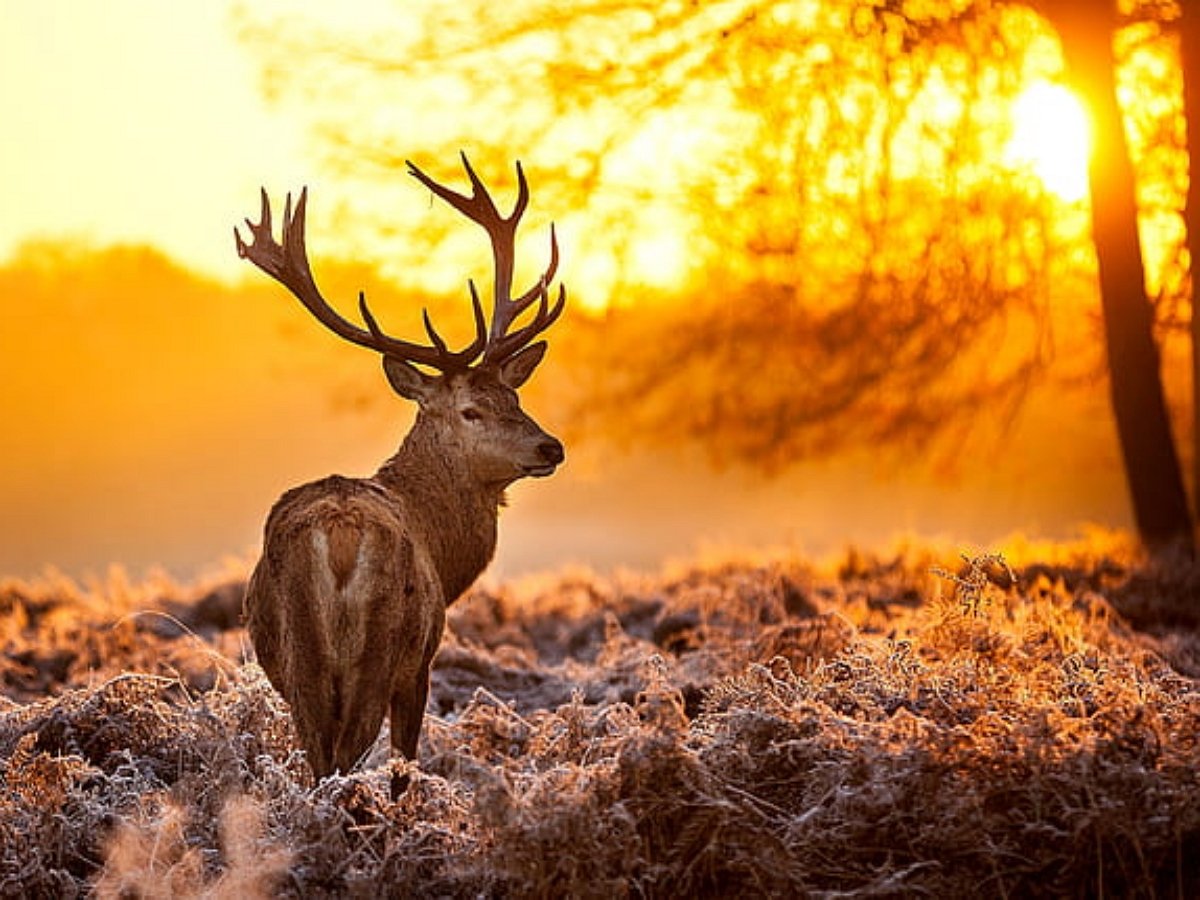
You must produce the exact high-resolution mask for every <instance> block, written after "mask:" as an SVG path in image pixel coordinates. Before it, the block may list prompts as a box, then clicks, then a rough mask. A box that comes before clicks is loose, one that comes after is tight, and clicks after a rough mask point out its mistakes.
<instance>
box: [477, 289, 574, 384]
mask: <svg viewBox="0 0 1200 900" xmlns="http://www.w3.org/2000/svg"><path fill="white" fill-rule="evenodd" d="M540 297H541V302H540V303H539V304H538V311H537V313H535V314H534V317H533V320H532V321H530V322H529V324H528V325H525V326H524V327H522V328H519V329H517V330H516V331H514V332H513V333H512V334H506V335H505V336H504V337H502V338H501V339H500V340H498V341H496V342H494V343H489V344H488V348H487V351H486V352H485V353H484V355H483V362H484V364H487V363H494V364H499V363H502V362H504V360H506V359H508V358H509V357H510V356H513V355H514V354H516V353H517V351H519V350H521V349H522V348H524V347H525V346H526V345H527V344H529V342H530V341H532V340H533V339H534V338H535V337H537V336H538V335H539V334H541V333H542V332H543V331H545V330H546V329H547V328H549V327H550V326H551V325H553V324H554V323H555V321H557V319H558V317H559V316H560V315H562V311H563V309H564V308H565V306H566V303H567V289H566V287H565V286H564V285H561V284H560V285H559V286H558V299H557V300H556V301H555V302H554V306H550V305H549V291H548V289H547V287H545V286H543V287H542V289H541V292H540Z"/></svg>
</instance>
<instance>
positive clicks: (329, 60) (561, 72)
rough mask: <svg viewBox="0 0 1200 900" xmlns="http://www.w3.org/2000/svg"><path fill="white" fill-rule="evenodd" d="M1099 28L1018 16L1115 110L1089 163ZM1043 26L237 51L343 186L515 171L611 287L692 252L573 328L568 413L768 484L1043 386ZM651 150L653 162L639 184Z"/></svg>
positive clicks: (963, 4) (760, 4)
mask: <svg viewBox="0 0 1200 900" xmlns="http://www.w3.org/2000/svg"><path fill="white" fill-rule="evenodd" d="M1067 7H1078V8H1081V9H1082V8H1085V7H1086V9H1087V10H1088V12H1086V13H1081V14H1080V15H1079V16H1078V18H1080V19H1082V20H1083V21H1084V25H1087V26H1088V28H1089V29H1090V30H1086V29H1083V26H1082V25H1081V26H1076V25H1075V24H1074V22H1073V20H1072V21H1071V22H1065V21H1064V18H1063V17H1064V16H1065V15H1066V13H1065V10H1066V8H1067ZM1097 8H1098V7H1097V5H1096V4H1086V5H1084V4H1070V3H1067V2H1061V3H1056V2H1049V3H1046V4H1038V10H1039V12H1040V13H1041V14H1043V15H1045V16H1046V17H1047V18H1048V19H1049V20H1050V21H1051V22H1054V23H1055V24H1056V25H1057V26H1058V28H1059V30H1060V32H1061V34H1062V35H1063V39H1064V40H1063V45H1064V49H1065V54H1066V57H1067V61H1068V64H1069V66H1070V69H1071V71H1072V73H1073V75H1074V76H1075V77H1076V78H1077V79H1079V80H1080V82H1081V83H1082V82H1084V81H1087V82H1094V83H1097V84H1099V85H1100V87H1101V89H1100V90H1099V91H1098V92H1097V91H1090V90H1089V96H1095V95H1097V94H1100V95H1103V96H1105V97H1107V98H1108V99H1107V101H1106V102H1107V103H1108V107H1107V108H1106V109H1101V110H1100V111H1099V115H1100V116H1102V117H1103V116H1106V115H1107V116H1109V118H1108V119H1103V118H1102V119H1101V121H1100V131H1099V135H1100V142H1101V143H1103V142H1105V141H1106V140H1107V139H1108V138H1109V137H1112V136H1113V135H1114V134H1115V135H1116V136H1117V138H1118V139H1119V138H1120V130H1121V119H1120V116H1119V112H1118V109H1117V106H1116V99H1115V98H1116V95H1115V93H1114V90H1113V73H1114V61H1113V55H1112V49H1111V37H1112V28H1113V24H1114V23H1113V21H1112V16H1111V15H1110V14H1109V13H1107V12H1104V13H1103V14H1102V15H1099V18H1098V14H1097V13H1096V10H1097ZM1105 9H1106V7H1105ZM417 19H420V21H416V20H417ZM1101 19H1102V20H1103V22H1102V25H1097V22H1099V21H1100V20H1101ZM1039 23H1040V20H1039V19H1038V18H1037V16H1035V15H1034V14H1033V12H1031V11H1030V7H1029V6H1028V5H1026V6H1022V5H1021V4H1016V3H1002V2H992V0H957V2H955V0H947V2H945V3H943V4H931V3H909V2H904V0H896V2H888V3H878V2H866V0H860V2H837V3H835V2H827V3H807V4H797V3H790V2H787V3H785V2H779V0H741V2H733V3H722V4H703V3H685V2H678V3H673V2H666V3H662V2H658V0H585V2H581V3H572V4H569V5H562V4H556V3H532V4H494V3H483V2H471V3H465V4H463V3H456V4H454V5H450V4H428V5H425V6H423V7H422V8H421V12H417V11H414V10H409V11H408V12H407V16H406V20H405V21H404V23H403V26H402V27H401V28H398V29H397V30H396V31H394V32H389V33H387V34H386V35H385V34H380V33H378V32H373V33H372V34H371V35H370V36H369V37H367V38H359V39H355V38H353V37H352V36H346V35H343V36H329V35H319V34H315V33H314V32H313V31H312V30H311V29H305V28H303V27H300V28H299V29H292V30H290V31H289V29H288V28H287V27H286V23H270V25H269V27H260V30H259V32H258V33H259V35H260V37H262V38H264V39H263V40H261V41H260V42H259V43H258V44H257V46H258V47H259V48H260V50H261V51H262V52H263V54H264V58H265V61H266V68H267V70H268V71H269V72H270V73H272V74H273V75H274V76H276V77H277V78H281V79H282V81H277V82H275V84H276V87H278V86H279V84H283V85H289V84H290V85H291V87H292V88H293V89H295V90H305V91H307V92H308V94H307V95H306V99H308V100H309V101H310V102H311V103H312V106H313V108H314V109H317V110H319V113H318V121H319V124H320V127H321V133H322V134H323V135H324V136H325V137H326V138H327V140H326V141H325V142H324V146H325V147H326V148H327V149H328V151H329V153H330V155H331V157H332V159H333V160H334V162H335V163H338V164H340V165H341V166H342V167H343V171H345V172H346V173H347V174H348V176H349V177H355V178H364V179H366V180H368V181H370V182H371V183H372V184H380V183H381V182H382V179H381V178H380V176H381V175H383V174H384V173H387V175H388V177H395V176H394V175H393V174H392V173H394V172H397V171H399V168H400V167H399V163H400V161H401V160H402V159H403V158H404V157H405V156H409V155H414V154H417V153H420V155H421V156H422V157H424V156H426V155H429V156H430V157H431V158H432V157H434V156H437V157H440V158H444V159H446V160H447V165H450V164H452V163H450V162H449V161H450V160H452V159H453V153H452V151H454V150H456V149H458V148H459V147H466V148H467V149H468V150H469V151H470V152H471V153H472V154H473V156H474V157H476V158H478V159H481V160H482V161H483V162H482V164H483V165H485V166H487V167H488V168H489V170H493V171H503V170H505V169H506V168H507V167H508V165H509V164H510V160H511V158H512V157H513V156H521V157H523V158H525V159H526V160H527V162H528V163H529V164H530V168H531V169H532V170H533V171H535V172H536V173H537V177H538V178H539V181H542V180H544V181H545V187H544V188H543V187H542V186H541V185H539V190H540V191H541V196H543V197H546V198H547V200H546V203H547V205H548V206H549V207H550V208H553V207H554V206H556V205H558V206H560V208H563V209H568V210H573V211H576V210H577V211H579V213H580V215H583V214H586V215H587V216H588V222H589V224H590V225H591V233H590V234H584V235H581V236H580V242H581V243H583V242H588V243H590V244H591V245H592V246H593V248H594V247H595V246H596V245H603V247H604V249H605V250H606V252H609V253H611V254H612V255H613V257H614V258H615V259H616V260H617V261H618V262H620V261H622V260H627V259H628V258H629V256H630V255H631V254H633V253H634V252H635V250H636V247H637V245H638V243H639V241H646V240H650V239H652V238H653V237H654V231H655V228H670V229H673V230H676V231H679V232H681V233H683V234H685V235H686V239H687V242H688V249H689V252H690V253H691V254H692V256H693V258H694V259H695V260H698V262H696V264H695V265H694V266H693V273H694V274H695V273H702V277H701V278H697V279H696V280H694V282H693V283H692V284H691V285H690V288H689V290H688V292H687V295H686V298H684V299H681V300H680V299H676V300H674V301H672V300H671V299H670V298H662V297H659V298H657V306H658V310H657V312H656V313H655V314H654V315H646V314H644V311H643V310H641V309H639V308H638V304H637V302H636V296H637V294H638V293H639V292H640V291H641V290H642V289H641V288H639V287H638V286H637V285H636V284H635V283H633V279H632V278H629V279H627V280H626V281H625V282H624V283H622V282H621V281H618V282H617V284H616V285H615V293H616V296H617V300H618V303H617V306H616V308H615V310H614V311H611V312H610V313H609V315H608V316H607V317H606V318H605V319H603V320H601V321H598V322H595V323H593V324H592V326H591V327H593V328H594V329H596V330H597V331H598V332H601V333H602V334H603V335H604V336H605V337H606V338H607V343H608V345H609V346H611V347H612V348H614V349H613V351H612V352H611V353H605V352H603V351H602V350H601V351H597V352H596V353H595V356H594V358H593V363H594V365H593V368H592V371H593V372H594V373H596V379H597V382H596V389H595V390H594V391H592V392H590V393H589V395H588V397H587V398H586V399H587V402H586V404H585V406H586V408H587V409H588V410H589V412H590V414H592V415H598V416H599V418H600V419H601V420H602V421H603V423H604V428H605V430H612V429H613V428H616V429H622V428H623V429H625V430H626V431H628V432H629V433H631V434H636V435H639V436H645V435H650V436H655V437H658V438H665V439H667V440H675V439H677V438H678V437H679V436H681V435H690V436H694V437H699V438H701V439H704V440H705V441H706V442H707V443H708V445H709V446H711V447H712V448H714V450H715V452H717V453H718V454H719V455H723V456H726V457H735V458H739V459H746V460H750V461H752V462H756V463H758V464H761V465H764V466H767V467H771V466H778V465H783V464H786V463H787V462H788V461H790V460H792V459H795V458H797V457H798V456H801V455H804V454H812V453H817V452H823V451H827V450H829V449H832V448H833V447H836V446H839V445H843V444H847V443H854V442H862V441H869V442H874V443H876V444H878V443H880V442H883V441H895V440H901V439H904V440H908V441H909V442H910V443H912V444H916V445H920V446H924V445H925V444H926V443H927V442H928V440H929V438H930V437H931V436H932V435H934V434H936V433H938V432H940V431H944V430H945V429H946V428H947V426H951V425H955V424H961V423H963V422H965V421H971V417H970V416H969V415H968V414H967V413H969V411H971V410H973V409H977V408H979V407H981V406H986V407H987V408H988V412H989V415H991V416H995V409H996V406H997V405H998V404H999V405H1003V406H1005V407H1006V408H1008V409H1012V408H1014V407H1015V404H1016V403H1018V402H1019V401H1020V399H1021V398H1022V397H1023V396H1024V392H1025V389H1026V387H1027V386H1028V385H1029V384H1030V382H1031V381H1032V380H1033V379H1034V378H1036V377H1037V376H1038V375H1039V373H1040V372H1041V371H1042V369H1043V368H1044V365H1045V363H1046V361H1047V358H1048V355H1049V352H1050V331H1049V328H1050V325H1049V323H1050V319H1051V317H1050V314H1049V310H1048V305H1047V300H1048V298H1049V296H1050V293H1051V291H1050V284H1051V283H1056V282H1057V280H1058V279H1057V275H1059V274H1061V272H1056V270H1055V268H1054V266H1055V250H1056V249H1057V246H1056V240H1058V239H1057V237H1056V234H1055V231H1054V229H1053V227H1051V224H1050V220H1051V219H1052V218H1053V215H1054V210H1053V209H1052V208H1050V207H1049V206H1048V203H1049V202H1050V201H1049V200H1048V199H1047V198H1046V197H1045V196H1044V195H1039V194H1037V193H1036V192H1030V191H1024V190H1020V189H1017V188H1016V187H1015V186H1014V181H1015V176H1014V175H1013V173H1012V172H1011V171H1007V170H1003V168H1002V164H1001V163H1000V161H999V160H998V158H997V157H998V155H999V154H998V152H997V151H998V148H999V147H1000V146H1001V145H1002V143H1003V140H1004V137H1005V134H1004V128H1005V126H1004V116H1003V112H1002V110H1003V108H1004V107H1005V105H1006V103H1008V102H1009V101H1011V99H1012V98H1013V96H1015V94H1016V92H1017V91H1019V90H1020V89H1021V88H1022V87H1023V86H1024V83H1025V73H1023V71H1022V68H1023V64H1024V61H1025V56H1024V54H1025V53H1026V52H1027V49H1028V47H1029V46H1030V44H1031V41H1032V39H1033V38H1034V37H1035V36H1038V35H1039V34H1041V33H1042V32H1039V30H1038V29H1039V28H1041V29H1043V31H1044V26H1043V25H1041V24H1039ZM1092 26H1095V27H1092ZM1101 27H1102V28H1104V29H1107V30H1106V31H1104V34H1103V35H1099V32H1098V31H1097V29H1098V28H1101ZM248 33H250V34H251V36H252V39H253V33H254V29H249V31H248ZM268 34H269V36H270V40H266V39H265V38H266V36H267V35H268ZM1101 50H1103V52H1101ZM296 58H303V59H305V61H306V64H305V67H304V72H303V74H304V78H303V79H295V80H293V81H291V82H289V81H288V80H287V78H288V75H289V72H290V71H292V70H290V69H289V61H290V60H294V59H296ZM349 96H354V97H356V98H357V100H358V102H357V103H346V102H345V100H346V98H347V97H349ZM372 102H375V103H379V104H383V105H384V107H385V108H386V109H387V110H388V112H387V114H384V113H382V112H381V113H380V115H379V116H377V117H376V121H377V122H378V127H372V125H371V124H370V123H367V124H364V122H363V121H362V115H361V109H362V106H361V104H363V103H372ZM454 103H458V104H461V105H462V111H461V114H460V115H459V116H457V117H454V116H446V115H445V110H446V107H447V105H448V104H454ZM1114 116H1115V117H1114ZM680 132H683V133H688V134H692V135H694V136H695V140H694V144H693V146H692V147H690V148H688V147H685V148H684V149H683V150H682V151H681V150H680V149H679V147H677V146H675V144H674V143H673V139H674V140H677V138H678V134H679V133H680ZM1106 146H1109V145H1106ZM1111 147H1112V148H1113V150H1114V153H1113V154H1109V155H1108V156H1113V157H1114V158H1115V159H1117V160H1118V162H1117V168H1116V169H1114V170H1113V171H1114V172H1115V173H1116V174H1117V176H1118V180H1113V179H1111V178H1110V176H1109V174H1107V172H1099V171H1094V172H1093V177H1092V184H1093V188H1094V190H1095V192H1096V203H1095V204H1094V207H1093V208H1094V222H1095V226H1096V227H1095V232H1096V246H1097V255H1098V257H1099V261H1100V262H1099V269H1100V286H1101V293H1102V295H1103V304H1104V306H1103V308H1104V312H1105V318H1104V325H1105V335H1106V346H1107V349H1108V353H1109V364H1110V368H1111V375H1112V379H1111V382H1112V388H1113V405H1114V412H1115V413H1116V418H1117V423H1118V428H1119V431H1120V434H1121V444H1122V450H1123V452H1124V453H1125V462H1126V470H1127V473H1128V476H1129V483H1130V488H1131V494H1132V497H1133V505H1134V509H1135V513H1136V518H1137V522H1138V526H1139V529H1140V530H1141V532H1142V534H1143V537H1145V538H1146V539H1147V541H1148V542H1149V543H1152V544H1157V543H1161V542H1163V541H1165V540H1167V539H1170V538H1173V537H1178V536H1181V535H1183V534H1190V519H1189V517H1188V514H1187V505H1186V498H1184V501H1183V504H1182V506H1180V502H1179V500H1180V498H1181V497H1183V494H1182V481H1181V479H1180V477H1179V466H1178V463H1177V461H1176V460H1175V456H1174V447H1173V444H1172V443H1171V440H1170V430H1169V423H1168V422H1167V416H1166V408H1165V404H1164V403H1163V400H1162V386H1161V378H1160V373H1159V371H1158V357H1157V350H1156V347H1155V345H1154V339H1153V333H1152V330H1151V326H1152V324H1153V310H1152V309H1151V307H1150V304H1149V302H1148V300H1147V298H1146V293H1145V289H1144V286H1143V281H1142V265H1141V260H1140V256H1139V255H1138V253H1137V232H1136V223H1137V209H1136V205H1135V203H1134V199H1133V191H1132V173H1131V171H1130V170H1129V166H1128V154H1127V152H1126V150H1125V149H1124V146H1123V144H1112V145H1111ZM647 150H649V152H652V153H655V154H656V160H657V164H656V165H655V166H652V167H645V166H643V167H642V168H641V169H639V168H638V165H637V163H638V160H639V156H640V157H642V158H644V156H645V155H646V153H647ZM635 151H637V152H635ZM1106 158H1107V156H1106ZM1120 159H1124V170H1122V169H1121V168H1120V165H1121V164H1120V162H1119V160H1120ZM1106 164H1107V163H1106ZM555 190H557V191H558V192H559V196H558V199H557V200H556V199H552V195H553V193H554V192H555ZM573 287H574V288H575V290H576V292H577V293H584V294H586V292H587V291H588V288H589V286H588V285H587V284H583V285H574V286H573ZM630 294H633V295H634V299H631V298H630V296H629V295H630ZM639 346H640V347H646V348H652V352H645V351H642V352H631V348H636V347H639Z"/></svg>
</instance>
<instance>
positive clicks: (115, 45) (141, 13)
mask: <svg viewBox="0 0 1200 900" xmlns="http://www.w3.org/2000/svg"><path fill="white" fill-rule="evenodd" d="M231 8H232V4H231V3H230V2H223V0H212V2H202V3H158V2H154V0H112V2H104V3H92V2H88V0H50V2H46V3H11V2H6V3H5V4H4V27H3V29H0V84H3V85H4V89H3V90H2V91H0V121H3V122H4V123H5V133H6V135H7V137H6V138H5V140H4V141H2V142H0V258H3V257H5V256H8V255H10V254H11V252H12V251H13V249H14V248H15V247H16V246H17V245H18V244H19V243H20V242H21V241H23V240H25V239H27V238H28V237H30V236H59V235H63V234H69V235H72V236H75V237H82V238H86V239H88V240H90V241H93V242H95V243H109V242H112V241H134V242H148V243H153V244H155V245H156V246H159V247H162V248H163V249H164V250H166V251H167V252H168V253H170V254H171V255H173V256H174V257H176V258H178V259H181V260H186V261H187V262H188V264H189V265H191V266H193V267H196V268H198V269H202V270H204V271H206V272H211V273H214V274H217V275H220V276H223V277H233V276H236V275H238V274H241V268H240V267H239V266H238V260H237V259H236V256H235V254H234V253H233V252H232V246H233V245H232V237H231V236H230V228H231V226H232V223H233V222H234V221H236V216H235V212H236V211H238V210H241V209H243V208H244V207H246V205H247V204H248V203H250V204H253V202H254V199H255V197H256V196H257V192H258V186H259V185H260V184H262V183H263V182H264V181H266V182H267V183H269V184H279V185H287V184H298V183H302V182H303V181H304V180H305V178H309V177H311V174H312V171H311V163H310V162H308V161H307V160H306V159H305V157H304V154H303V151H302V148H303V139H302V135H301V134H300V133H299V129H298V127H297V126H295V125H293V124H291V123H289V120H288V119H287V117H286V116H284V115H282V114H279V113H273V112H272V111H270V110H268V109H267V108H266V105H265V104H264V102H263V101H262V97H261V92H260V90H259V88H258V76H257V74H256V70H255V67H254V65H253V62H252V60H251V59H250V58H249V57H248V55H247V54H246V53H245V52H244V51H243V50H242V49H241V48H240V47H238V46H237V44H236V42H235V39H234V34H233V31H232V27H231Z"/></svg>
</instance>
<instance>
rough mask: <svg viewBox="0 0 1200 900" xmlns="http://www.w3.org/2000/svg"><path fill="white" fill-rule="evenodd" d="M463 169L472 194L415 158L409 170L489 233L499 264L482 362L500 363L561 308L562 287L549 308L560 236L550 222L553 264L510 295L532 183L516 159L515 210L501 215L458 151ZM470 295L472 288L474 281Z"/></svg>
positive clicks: (540, 329) (563, 295) (549, 322)
mask: <svg viewBox="0 0 1200 900" xmlns="http://www.w3.org/2000/svg"><path fill="white" fill-rule="evenodd" d="M460 155H461V157H462V163H463V168H464V169H465V170H466V173H467V178H468V179H469V181H470V183H471V195H470V196H469V197H468V196H466V195H465V194H460V193H458V192H457V191H455V190H452V189H451V188H448V187H446V186H445V185H442V184H439V183H438V182H436V181H434V180H433V179H432V178H430V177H429V176H428V175H426V174H425V173H424V172H422V171H421V170H420V169H419V168H418V167H417V166H416V164H415V163H413V162H412V161H411V160H410V161H408V163H407V164H408V171H409V174H410V175H412V176H413V177H414V178H416V179H417V180H418V181H420V182H421V184H423V185H425V187H427V188H428V189H429V190H430V191H432V192H433V193H434V194H436V195H437V196H438V197H441V198H442V199H443V200H445V201H446V202H447V203H448V204H450V205H451V206H452V207H454V209H456V210H458V212H460V213H462V214H463V215H464V216H466V217H467V218H468V219H470V220H471V221H473V222H475V223H477V224H478V225H481V226H482V227H483V229H484V230H485V231H486V232H487V234H488V238H489V239H490V241H491V245H492V259H493V262H494V264H495V284H494V305H493V308H492V324H491V328H490V329H488V340H487V348H486V350H485V351H484V356H483V362H484V363H492V364H499V363H500V362H503V361H504V360H505V359H507V358H508V357H509V356H512V355H513V354H515V353H516V352H517V351H518V350H520V349H521V348H522V347H524V346H525V345H526V344H527V343H528V342H529V341H531V340H532V339H533V337H534V336H535V335H537V334H538V333H539V332H541V331H543V330H544V329H545V328H547V327H549V326H550V324H551V323H553V322H554V320H555V319H557V318H558V316H559V314H560V313H561V312H562V303H563V302H564V301H565V297H566V295H565V292H560V298H559V302H558V303H557V304H556V305H555V306H554V308H553V310H552V311H551V310H550V309H549V301H548V298H547V291H548V289H549V285H550V282H551V281H553V279H554V275H555V273H556V272H557V271H558V239H557V236H556V235H555V231H554V226H553V225H551V226H550V264H549V265H548V266H547V268H546V271H545V272H544V273H543V274H542V276H541V278H539V279H538V281H537V282H536V283H535V284H534V286H533V287H532V288H530V289H529V290H528V291H526V292H525V293H523V294H522V295H521V296H520V297H518V298H517V299H515V300H514V299H513V297H512V281H513V268H514V260H515V256H516V233H517V226H518V225H519V224H520V221H521V217H522V216H523V215H524V213H525V208H526V207H527V206H528V205H529V182H528V181H527V180H526V178H525V171H524V169H523V168H522V167H521V163H520V162H519V161H518V162H517V165H516V168H517V199H516V202H515V203H514V204H513V209H512V212H511V213H509V214H508V216H503V215H501V214H500V211H499V210H498V209H497V208H496V203H495V201H494V200H493V199H492V196H491V194H490V193H489V192H488V189H487V187H486V186H485V185H484V183H483V181H482V180H481V179H480V178H479V176H478V175H477V174H476V173H475V170H474V169H473V168H472V167H471V163H470V161H469V160H468V159H467V155H466V153H465V152H464V153H461V154H460ZM472 294H474V287H473V286H472ZM539 297H540V298H541V306H540V308H539V310H538V313H537V315H536V316H535V317H534V319H533V321H532V322H530V323H529V324H528V325H526V326H525V327H524V328H521V329H519V330H518V331H516V332H514V333H513V334H511V335H510V334H508V330H509V328H511V327H512V324H513V322H514V320H515V319H516V318H517V317H518V316H520V315H521V313H523V312H524V311H525V310H526V309H528V308H529V306H530V305H531V304H532V303H533V302H534V301H535V300H537V299H538V298H539Z"/></svg>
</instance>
